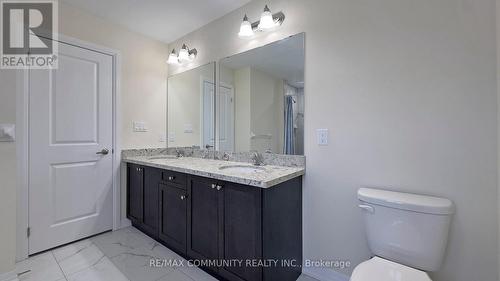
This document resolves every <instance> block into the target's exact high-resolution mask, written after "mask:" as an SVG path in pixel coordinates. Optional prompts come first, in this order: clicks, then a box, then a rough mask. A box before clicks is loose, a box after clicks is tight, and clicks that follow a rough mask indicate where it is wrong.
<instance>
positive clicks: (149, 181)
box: [127, 164, 162, 238]
mask: <svg viewBox="0 0 500 281" xmlns="http://www.w3.org/2000/svg"><path fill="white" fill-rule="evenodd" d="M127 170H128V174H127V178H128V181H127V191H128V192H127V202H128V204H127V218H128V219H130V220H131V221H132V223H133V224H134V226H136V227H137V228H139V229H140V230H142V231H143V232H145V233H146V234H148V235H149V236H152V237H154V238H157V236H158V215H159V212H158V185H159V183H160V181H161V177H162V170H160V169H155V168H150V167H143V166H140V165H135V164H129V165H128V167H127Z"/></svg>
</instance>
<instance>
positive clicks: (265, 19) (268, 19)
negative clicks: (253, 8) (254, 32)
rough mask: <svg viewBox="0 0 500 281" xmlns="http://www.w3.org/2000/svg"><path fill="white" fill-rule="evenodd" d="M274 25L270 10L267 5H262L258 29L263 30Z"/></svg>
mask: <svg viewBox="0 0 500 281" xmlns="http://www.w3.org/2000/svg"><path fill="white" fill-rule="evenodd" d="M275 26H276V23H275V22H274V19H273V14H271V10H269V7H268V6H267V5H266V6H265V7H264V12H262V14H261V15H260V23H259V29H260V30H264V31H265V30H269V29H271V28H273V27H275Z"/></svg>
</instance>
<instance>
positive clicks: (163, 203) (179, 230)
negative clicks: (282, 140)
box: [159, 184, 187, 254]
mask: <svg viewBox="0 0 500 281" xmlns="http://www.w3.org/2000/svg"><path fill="white" fill-rule="evenodd" d="M186 216H187V194H186V191H185V190H183V189H180V188H178V187H175V186H173V185H165V184H160V232H159V238H160V240H161V241H163V242H164V243H165V244H167V245H168V246H169V247H170V248H172V249H173V250H176V251H177V252H179V253H181V254H186Z"/></svg>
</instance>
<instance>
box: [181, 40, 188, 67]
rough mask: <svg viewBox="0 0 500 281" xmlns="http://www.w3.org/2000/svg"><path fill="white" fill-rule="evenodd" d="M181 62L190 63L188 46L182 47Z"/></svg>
mask: <svg viewBox="0 0 500 281" xmlns="http://www.w3.org/2000/svg"><path fill="white" fill-rule="evenodd" d="M179 61H180V62H181V63H183V62H188V61H190V59H189V51H188V48H187V46H186V44H184V45H182V48H181V50H180V51H179Z"/></svg>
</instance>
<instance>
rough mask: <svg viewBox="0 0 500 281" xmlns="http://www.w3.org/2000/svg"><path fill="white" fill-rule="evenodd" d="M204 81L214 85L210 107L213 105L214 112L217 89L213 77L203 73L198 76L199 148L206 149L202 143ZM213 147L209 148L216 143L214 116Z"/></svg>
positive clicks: (203, 128) (203, 137)
mask: <svg viewBox="0 0 500 281" xmlns="http://www.w3.org/2000/svg"><path fill="white" fill-rule="evenodd" d="M205 82H208V83H210V84H213V85H214V98H213V100H212V107H213V110H214V112H215V108H216V107H217V106H216V105H215V102H216V97H215V96H216V95H217V89H216V88H215V81H214V80H213V79H210V78H208V77H205V76H203V75H201V76H200V148H201V149H206V147H205V146H204V145H203V144H204V143H205V136H204V133H205V123H204V118H203V117H204V114H205V111H204V109H205V107H204V105H205V104H204V101H205V100H204V95H205ZM213 129H214V132H213V134H214V144H213V145H214V147H212V149H209V150H214V149H215V143H216V140H215V131H216V129H215V118H214V128H213Z"/></svg>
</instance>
